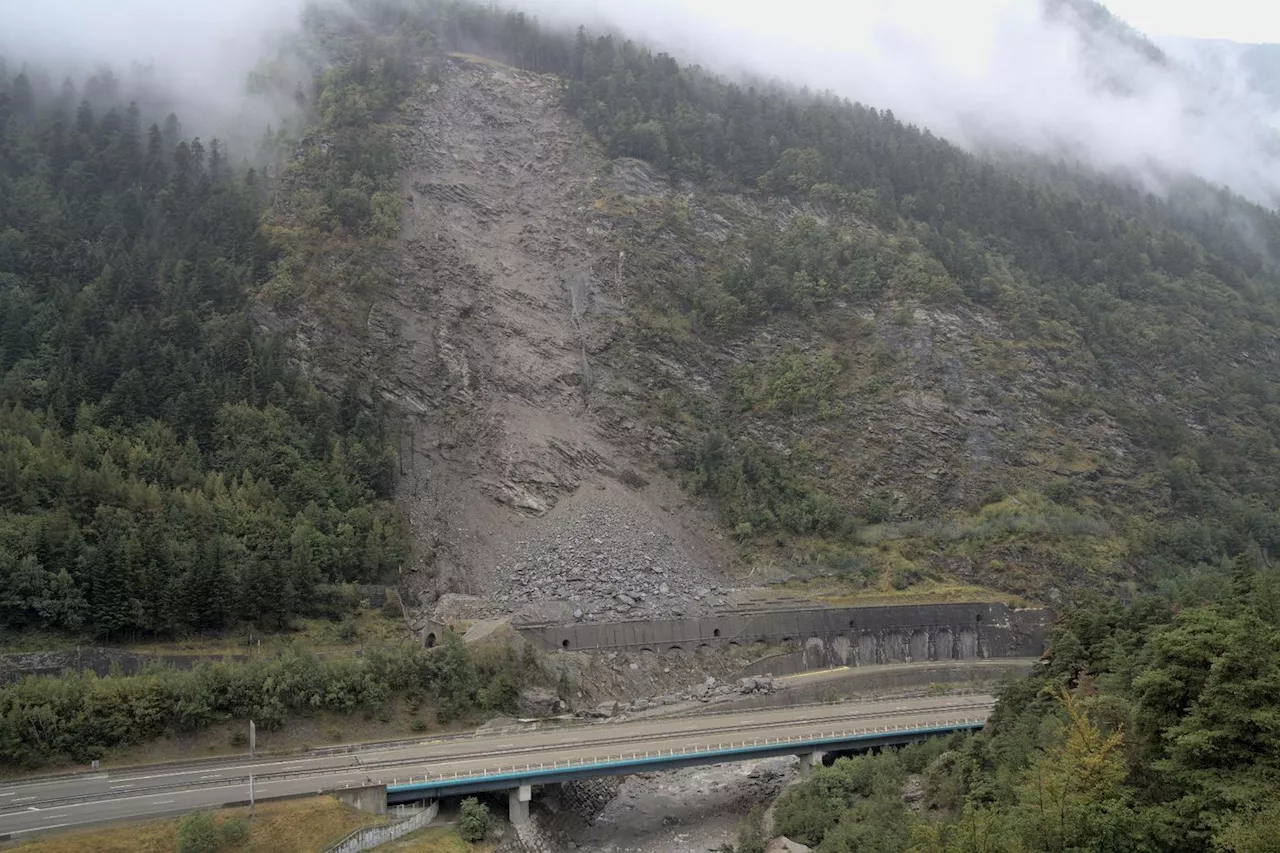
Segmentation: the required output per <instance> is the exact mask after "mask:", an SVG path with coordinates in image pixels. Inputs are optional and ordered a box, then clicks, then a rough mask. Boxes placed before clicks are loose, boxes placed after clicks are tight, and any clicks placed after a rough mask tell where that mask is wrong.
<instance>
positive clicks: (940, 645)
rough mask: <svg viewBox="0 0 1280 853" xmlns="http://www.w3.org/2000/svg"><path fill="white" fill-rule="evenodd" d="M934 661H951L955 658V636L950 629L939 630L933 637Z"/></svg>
mask: <svg viewBox="0 0 1280 853" xmlns="http://www.w3.org/2000/svg"><path fill="white" fill-rule="evenodd" d="M933 646H934V653H933V659H934V660H951V659H952V658H954V657H955V635H954V634H952V633H951V629H950V628H939V629H938V631H937V633H935V634H934V635H933Z"/></svg>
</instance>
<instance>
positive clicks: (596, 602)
mask: <svg viewBox="0 0 1280 853" xmlns="http://www.w3.org/2000/svg"><path fill="white" fill-rule="evenodd" d="M497 570H498V573H499V575H500V576H501V577H503V579H504V580H505V584H504V591H503V592H502V593H500V595H499V599H500V600H501V601H503V602H505V603H506V604H507V605H509V606H510V607H512V608H513V609H515V608H519V607H522V606H526V605H529V604H537V603H546V602H565V603H567V604H568V605H569V606H571V607H572V608H573V610H572V613H573V618H574V619H575V620H578V621H582V622H603V621H617V620H619V619H642V618H643V619H651V618H663V617H673V616H699V615H704V614H707V613H710V612H712V611H714V610H716V609H718V608H721V607H724V606H725V605H726V604H727V602H728V599H727V598H726V597H725V594H726V593H727V592H728V590H726V589H722V588H721V587H720V586H718V585H717V581H716V578H715V577H714V575H713V574H712V573H711V572H708V571H706V570H704V569H703V568H702V567H700V566H699V565H698V564H697V562H696V561H695V560H693V559H691V558H690V557H689V555H688V554H687V553H685V552H684V551H683V549H682V548H681V547H680V545H679V543H677V542H676V541H675V540H674V539H672V537H671V536H669V535H668V534H666V533H665V532H664V531H663V530H662V529H661V527H660V526H659V525H658V524H656V523H650V522H649V520H647V519H645V518H644V517H642V516H638V515H637V513H636V512H635V508H634V507H626V508H624V507H620V506H615V505H612V504H610V503H597V504H594V505H592V506H590V507H583V508H575V509H574V510H573V511H571V512H569V513H566V514H565V515H563V516H560V517H559V518H558V519H557V523H556V524H555V525H554V526H550V527H548V528H546V529H544V530H542V531H539V532H538V535H537V536H535V537H533V538H530V539H525V540H520V541H518V542H517V543H516V547H515V548H514V549H513V553H512V554H511V555H510V556H509V557H508V558H507V559H505V560H503V562H502V563H501V564H500V565H499V566H498V567H497Z"/></svg>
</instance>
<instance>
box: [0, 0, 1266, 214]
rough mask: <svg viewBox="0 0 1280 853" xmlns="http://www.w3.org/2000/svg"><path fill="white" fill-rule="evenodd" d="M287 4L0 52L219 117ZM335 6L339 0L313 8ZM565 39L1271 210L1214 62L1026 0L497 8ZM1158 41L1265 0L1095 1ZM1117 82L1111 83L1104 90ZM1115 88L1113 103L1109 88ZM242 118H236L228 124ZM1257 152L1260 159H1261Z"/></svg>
mask: <svg viewBox="0 0 1280 853" xmlns="http://www.w3.org/2000/svg"><path fill="white" fill-rule="evenodd" d="M303 2H304V0H0V53H9V54H10V57H11V58H26V59H44V60H46V61H49V60H55V64H56V65H64V64H65V63H67V62H68V61H71V62H77V63H78V64H81V65H83V64H85V63H95V62H99V61H103V60H110V61H112V62H114V63H116V64H120V63H128V62H129V61H130V60H144V61H145V60H148V59H150V60H153V61H154V62H155V65H156V69H157V76H158V77H159V78H160V79H162V80H164V81H166V82H168V83H170V84H171V86H172V88H173V89H174V90H176V91H179V92H181V93H183V95H184V96H187V97H188V98H190V99H191V101H192V103H193V104H204V105H207V106H206V108H205V109H203V110H201V109H196V108H193V109H188V110H184V113H185V114H186V115H187V116H188V118H187V119H186V121H187V124H188V126H190V125H191V120H190V116H191V115H192V114H196V115H199V114H200V113H201V112H204V113H206V114H208V115H210V116H217V115H219V114H222V115H225V114H227V113H228V112H229V111H231V110H234V104H236V103H237V102H240V101H242V100H243V96H244V86H243V81H244V75H245V72H247V71H248V70H249V68H250V67H252V65H253V63H254V61H255V60H256V59H257V58H258V57H260V56H262V55H263V53H264V45H263V41H264V36H267V35H269V34H271V33H274V32H279V31H280V30H281V29H287V28H288V27H290V26H291V25H292V24H293V22H294V21H296V16H297V13H298V11H299V8H300V7H301V5H302V3H303ZM329 2H339V3H340V2H343V0H329ZM499 2H500V3H502V4H504V5H512V6H517V7H520V8H523V9H526V10H528V11H531V12H534V13H536V14H538V15H539V16H540V17H541V18H542V20H543V21H544V22H548V23H558V24H561V25H564V26H571V27H576V26H577V25H578V24H580V23H586V24H587V25H588V26H592V25H600V24H606V25H611V26H615V27H617V28H619V29H621V30H622V31H623V32H625V33H626V34H627V35H629V36H631V37H633V38H637V39H639V40H642V41H645V42H648V43H650V44H652V45H653V46H654V47H656V48H658V49H665V50H670V51H672V52H673V53H675V54H676V55H677V56H679V57H680V58H681V59H682V60H686V61H694V62H698V63H700V64H703V65H706V66H709V67H711V68H714V69H715V70H717V71H720V72H722V73H726V74H729V75H738V74H740V73H743V72H748V73H750V74H752V75H760V76H765V77H771V78H778V79H783V80H788V81H791V82H794V83H798V84H803V85H808V86H810V87H813V88H815V89H819V90H822V89H829V90H833V91H835V92H837V93H839V94H841V95H844V96H847V97H850V98H852V99H855V100H860V101H862V102H864V103H868V104H871V105H873V106H876V107H880V108H891V109H893V110H894V112H895V113H896V114H897V115H899V116H900V117H902V118H905V119H907V120H910V121H913V122H917V123H919V124H923V125H926V126H928V127H930V128H932V129H933V130H935V131H936V132H939V133H942V134H943V135H946V136H947V137H949V138H951V139H953V140H955V141H957V142H960V143H961V144H985V143H995V144H999V145H1022V146H1025V147H1028V148H1030V149H1032V150H1036V151H1043V152H1045V153H1048V154H1050V155H1052V156H1068V157H1079V158H1082V159H1086V160H1089V161H1091V162H1093V163H1095V164H1097V165H1099V166H1101V167H1103V168H1116V169H1124V170H1128V171H1131V172H1133V173H1136V174H1139V175H1141V176H1144V177H1151V178H1153V179H1154V180H1157V181H1158V180H1160V179H1159V177H1158V175H1159V173H1160V172H1161V171H1187V170H1189V171H1192V172H1195V173H1197V174H1200V175H1202V176H1203V177H1206V178H1208V179H1209V180H1211V181H1213V182H1215V183H1225V184H1228V185H1230V186H1232V187H1234V188H1235V189H1237V190H1238V191H1240V192H1243V193H1245V194H1247V195H1249V196H1250V197H1252V198H1254V199H1256V200H1259V201H1263V202H1264V203H1267V204H1275V203H1276V202H1275V200H1276V199H1277V198H1280V170H1277V169H1276V168H1274V166H1273V164H1274V162H1275V160H1274V153H1272V152H1273V151H1274V148H1272V146H1274V144H1275V142H1274V137H1273V136H1272V134H1274V130H1268V129H1266V128H1263V127H1261V123H1262V122H1265V121H1273V122H1275V123H1276V125H1275V126H1276V127H1278V128H1280V115H1276V114H1273V112H1272V111H1271V110H1272V108H1271V107H1267V108H1265V110H1264V109H1263V108H1261V107H1259V106H1258V104H1257V103H1256V100H1257V96H1256V95H1254V94H1252V93H1250V92H1248V91H1246V88H1247V87H1245V85H1244V80H1245V78H1244V76H1243V75H1242V74H1241V73H1239V69H1236V68H1234V67H1233V66H1232V65H1231V64H1230V62H1228V63H1227V65H1225V66H1223V67H1222V68H1220V69H1218V70H1219V72H1220V73H1218V74H1217V75H1216V76H1214V77H1212V79H1209V78H1205V77H1203V76H1201V77H1197V78H1194V79H1193V75H1188V74H1185V73H1182V72H1181V71H1173V72H1171V71H1169V70H1168V69H1164V68H1157V67H1153V66H1152V65H1151V63H1149V62H1145V61H1144V60H1143V59H1142V58H1141V57H1140V56H1139V55H1138V54H1136V53H1135V52H1134V51H1133V50H1132V49H1131V48H1129V47H1127V46H1125V45H1120V44H1101V45H1099V44H1087V43H1085V41H1084V40H1082V37H1081V35H1080V32H1079V31H1078V28H1072V27H1070V26H1068V25H1065V24H1063V23H1061V22H1060V21H1059V22H1054V21H1050V20H1048V19H1046V18H1045V16H1044V15H1043V14H1042V12H1041V8H1040V4H1039V3H1038V2H1036V0H784V2H781V3H780V2H779V0H499ZM1107 5H1108V6H1109V7H1110V8H1111V10H1112V11H1113V12H1114V13H1115V14H1116V15H1117V16H1118V17H1120V18H1122V19H1124V20H1126V21H1128V22H1129V23H1130V24H1132V25H1133V26H1135V27H1136V28H1138V29H1140V30H1142V31H1144V32H1147V33H1149V34H1151V35H1153V36H1155V37H1156V38H1157V40H1158V39H1159V37H1160V36H1164V35H1179V36H1199V37H1202V38H1232V39H1239V40H1246V41H1266V40H1270V41H1274V42H1277V43H1280V0H1107ZM1115 81H1122V82H1123V85H1121V86H1119V87H1117V86H1115V85H1113V84H1114V83H1115ZM1121 90H1123V91H1121ZM244 124H246V126H247V124H248V122H244ZM1268 149H1271V150H1268Z"/></svg>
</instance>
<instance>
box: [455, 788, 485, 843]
mask: <svg viewBox="0 0 1280 853" xmlns="http://www.w3.org/2000/svg"><path fill="white" fill-rule="evenodd" d="M458 834H459V835H461V836H462V840H463V841H467V842H470V843H472V844H474V843H476V842H477V841H484V837H485V836H486V835H488V834H489V807H488V806H486V805H485V804H484V803H482V802H480V801H479V800H477V799H476V798H475V797H467V798H466V799H465V800H463V801H462V813H461V814H460V815H459V817H458Z"/></svg>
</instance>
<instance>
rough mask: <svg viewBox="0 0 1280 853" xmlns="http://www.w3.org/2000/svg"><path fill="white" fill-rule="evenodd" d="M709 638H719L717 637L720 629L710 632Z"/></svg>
mask: <svg viewBox="0 0 1280 853" xmlns="http://www.w3.org/2000/svg"><path fill="white" fill-rule="evenodd" d="M711 636H713V637H719V636H720V629H719V628H716V629H715V630H714V631H712V632H711Z"/></svg>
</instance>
